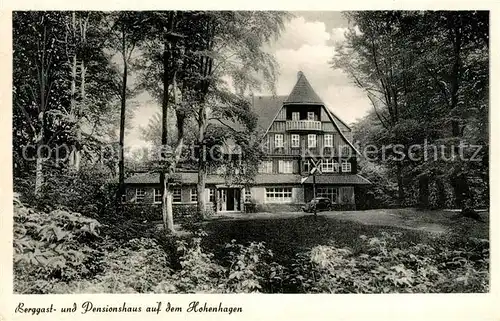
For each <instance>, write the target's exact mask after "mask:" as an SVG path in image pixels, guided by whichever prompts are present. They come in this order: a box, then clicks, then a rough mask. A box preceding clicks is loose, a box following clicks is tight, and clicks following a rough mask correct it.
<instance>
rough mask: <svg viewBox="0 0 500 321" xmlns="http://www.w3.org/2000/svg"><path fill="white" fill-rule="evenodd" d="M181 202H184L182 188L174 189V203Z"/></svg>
mask: <svg viewBox="0 0 500 321" xmlns="http://www.w3.org/2000/svg"><path fill="white" fill-rule="evenodd" d="M181 201H182V197H181V189H180V188H174V189H173V190H172V203H180V202H181Z"/></svg>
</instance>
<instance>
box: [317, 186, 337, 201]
mask: <svg viewBox="0 0 500 321" xmlns="http://www.w3.org/2000/svg"><path fill="white" fill-rule="evenodd" d="M338 195H339V193H338V189H337V188H335V187H318V189H317V191H316V196H317V197H328V198H329V199H330V201H332V203H337V197H338Z"/></svg>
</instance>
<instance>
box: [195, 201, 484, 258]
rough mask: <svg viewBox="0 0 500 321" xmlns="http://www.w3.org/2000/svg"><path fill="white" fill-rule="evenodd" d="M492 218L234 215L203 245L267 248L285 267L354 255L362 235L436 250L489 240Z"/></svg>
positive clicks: (408, 212) (379, 213) (386, 213)
mask: <svg viewBox="0 0 500 321" xmlns="http://www.w3.org/2000/svg"><path fill="white" fill-rule="evenodd" d="M487 214H488V213H482V214H481V215H482V217H483V218H485V222H478V221H475V220H472V219H468V218H463V217H460V216H459V215H458V214H457V213H454V212H447V211H419V210H416V209H387V210H370V211H345V212H322V213H319V215H318V216H317V217H314V216H313V215H312V214H303V213H257V214H239V215H240V216H238V214H234V215H233V216H231V217H225V218H224V217H219V218H217V219H214V220H210V221H208V222H204V223H203V224H200V225H199V228H202V229H203V230H204V231H206V232H207V234H208V236H207V237H206V238H205V239H204V243H203V245H204V246H205V247H206V248H207V249H211V250H212V251H213V250H218V251H224V250H223V246H222V245H223V244H226V243H228V242H230V241H231V240H233V239H234V240H236V242H237V243H240V244H247V243H249V242H252V241H253V242H265V244H266V246H267V247H268V248H269V249H271V250H272V251H273V253H274V255H275V258H276V259H277V260H278V261H280V262H284V263H285V262H286V261H288V260H289V259H290V258H293V257H294V256H295V254H296V253H299V252H302V251H304V250H308V249H311V248H312V247H314V246H317V245H331V244H334V245H336V246H338V247H342V248H344V247H347V248H350V249H351V250H353V251H354V252H356V251H358V250H359V249H360V247H361V246H362V245H363V243H362V240H361V238H360V236H361V235H365V236H367V237H373V236H377V235H380V234H381V232H401V233H402V240H403V241H404V242H407V243H409V244H415V243H423V244H433V243H435V242H436V241H437V240H443V239H449V238H451V237H453V238H454V239H455V240H457V239H458V240H460V239H462V240H463V241H464V242H465V241H466V240H467V239H468V238H469V237H474V238H482V239H488V235H489V224H488V215H487Z"/></svg>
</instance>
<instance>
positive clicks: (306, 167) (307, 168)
mask: <svg viewBox="0 0 500 321" xmlns="http://www.w3.org/2000/svg"><path fill="white" fill-rule="evenodd" d="M310 170H311V162H310V161H309V160H306V161H304V172H308V173H309V171H310Z"/></svg>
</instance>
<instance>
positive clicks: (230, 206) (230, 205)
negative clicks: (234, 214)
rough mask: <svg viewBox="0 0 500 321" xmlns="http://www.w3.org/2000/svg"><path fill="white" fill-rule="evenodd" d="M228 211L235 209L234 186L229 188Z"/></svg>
mask: <svg viewBox="0 0 500 321" xmlns="http://www.w3.org/2000/svg"><path fill="white" fill-rule="evenodd" d="M226 210H227V211H234V188H228V189H227V205H226Z"/></svg>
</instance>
